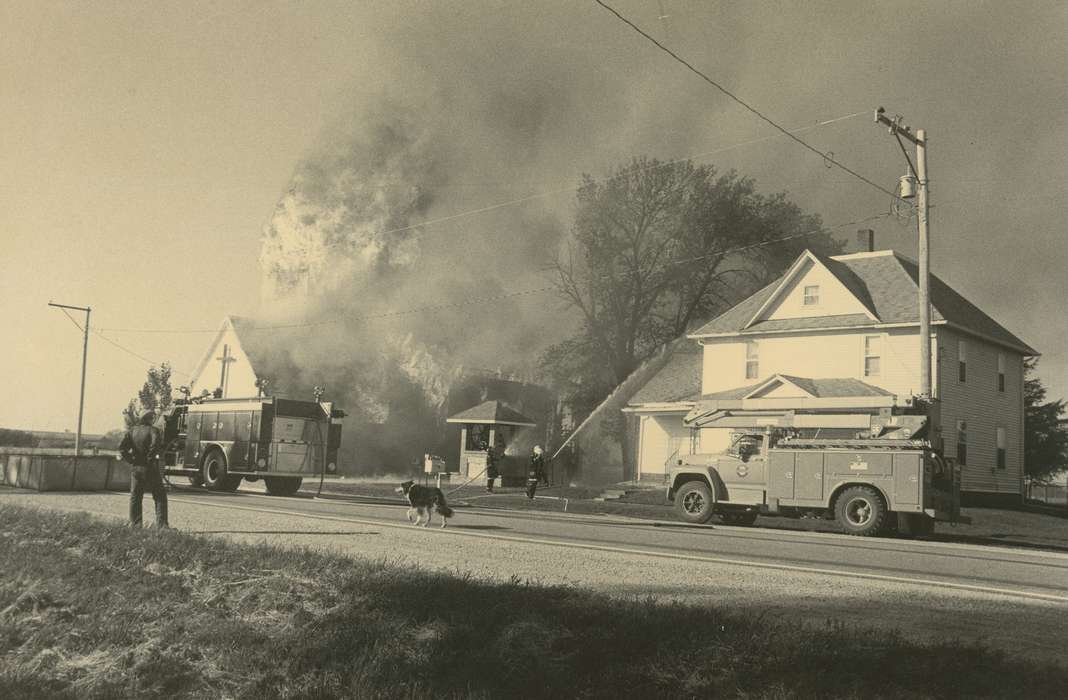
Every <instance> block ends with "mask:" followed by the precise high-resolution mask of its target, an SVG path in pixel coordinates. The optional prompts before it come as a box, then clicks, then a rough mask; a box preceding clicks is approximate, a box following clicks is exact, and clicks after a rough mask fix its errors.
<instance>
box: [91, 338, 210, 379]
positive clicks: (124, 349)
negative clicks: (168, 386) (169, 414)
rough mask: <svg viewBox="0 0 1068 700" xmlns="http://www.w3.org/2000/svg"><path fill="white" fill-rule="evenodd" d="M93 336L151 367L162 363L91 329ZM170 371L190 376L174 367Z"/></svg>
mask: <svg viewBox="0 0 1068 700" xmlns="http://www.w3.org/2000/svg"><path fill="white" fill-rule="evenodd" d="M93 334H95V335H98V336H100V337H101V338H103V339H104V340H106V341H107V342H109V343H111V344H112V345H114V346H115V347H117V348H118V349H119V350H122V351H123V352H124V353H126V354H127V355H132V356H134V357H136V358H137V359H138V360H141V361H142V362H147V363H148V364H150V365H153V366H156V365H161V364H163V363H162V362H155V361H154V360H150V359H148V358H147V357H145V356H144V355H139V354H137V353H136V352H134V351H133V350H131V349H129V348H127V347H124V346H122V345H120V344H118V343H116V342H115V341H114V340H112V339H111V338H109V337H107V336H106V335H104V334H103V333H101V332H100V330H97V329H93ZM171 371H172V372H175V373H177V374H181V375H183V376H186V377H189V376H192V375H190V374H189V373H188V372H183V371H181V370H180V369H175V368H174V367H171Z"/></svg>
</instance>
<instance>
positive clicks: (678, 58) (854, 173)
mask: <svg viewBox="0 0 1068 700" xmlns="http://www.w3.org/2000/svg"><path fill="white" fill-rule="evenodd" d="M593 1H594V2H595V3H597V4H598V5H600V6H601V7H603V8H604V9H605V10H607V11H608V12H610V13H612V14H613V15H615V16H616V17H617V18H618V19H619V20H620V21H621V22H623V23H624V24H626V25H627V26H629V27H630V28H631V29H633V30H634V31H636V32H637V33H638V34H641V35H642V36H643V37H645V38H646V39H648V40H649V41H651V42H652V43H653V44H655V45H656V47H657V48H659V49H660V50H661V51H663V52H664V53H666V54H668V55H669V56H671V57H672V58H673V59H675V60H676V61H678V62H679V63H681V64H682V65H683V66H685V67H686V68H688V69H689V70H690V71H691V72H693V73H694V74H696V75H697V76H698V77H700V78H701V79H702V80H704V81H705V82H706V83H708V84H709V85H711V86H712V87H714V88H716V89H717V90H719V91H720V92H722V93H723V94H724V95H726V96H727V97H729V98H731V99H732V100H734V101H735V102H737V103H738V104H740V105H741V106H742V107H745V108H746V109H747V110H749V111H750V112H752V113H753V114H755V115H756V116H758V117H760V119H762V120H764V121H765V122H767V123H768V124H770V125H771V126H772V127H774V128H775V129H777V130H778V131H780V132H782V133H783V134H785V135H786V136H788V137H789V138H791V139H793V140H794V141H796V142H797V143H799V144H800V145H801V146H803V147H804V148H807V149H808V150H810V151H812V152H813V153H815V154H816V155H818V156H820V157H821V158H823V159H824V160H825V161H826V162H828V163H831V164H832V165H835V166H837V167H838V168H841V169H842V170H844V171H845V172H847V173H849V174H850V175H852V176H853V177H855V178H857V179H858V180H860V181H861V182H864V183H867V184H868V185H871V186H872V187H874V188H875V189H877V190H879V191H880V192H883V193H884V194H888V195H890V196H891V197H894V198H895V199H901V198H900V197H898V195H897V194H896V193H895V192H891V191H890V190H888V189H886V188H885V187H883V186H882V185H879V184H878V183H876V182H873V181H872V180H869V179H868V178H866V177H864V176H863V175H861V174H860V173H858V172H857V171H855V170H853V169H852V168H850V167H848V166H846V165H843V164H842V163H840V162H838V161H837V160H835V159H834V158H833V157H832V155H831V154H829V153H824V152H823V151H821V150H819V149H818V148H816V147H815V146H812V145H810V144H809V143H808V142H807V141H804V140H802V139H800V138H798V137H797V136H795V135H794V134H792V133H790V131H789V130H787V129H785V128H783V127H781V126H779V124H778V123H776V122H775V121H773V120H772V119H771V118H769V117H767V116H765V115H764V113H763V112H761V111H760V110H758V109H757V108H756V107H753V106H752V105H750V104H749V103H748V102H746V101H745V100H743V99H742V98H740V97H738V96H737V95H735V94H734V93H733V92H731V91H730V90H728V89H727V88H725V87H723V86H722V85H720V84H719V83H718V82H716V81H715V80H713V79H712V78H710V77H708V75H706V74H705V73H703V72H702V71H700V70H699V69H697V68H696V67H694V65H693V64H691V63H690V62H689V61H687V60H686V59H684V58H683V57H681V56H679V55H678V54H677V53H675V52H674V51H672V50H671V49H669V48H668V47H666V46H664V45H663V44H662V43H660V42H659V41H657V40H656V38H654V37H653V36H652V35H650V34H648V33H647V32H645V31H644V30H643V29H642V28H641V27H639V26H638V25H636V24H634V22H632V21H630V20H629V19H627V18H626V17H624V16H623V15H622V14H620V12H619V11H618V10H616V9H615V8H614V7H612V6H611V5H609V4H607V3H605V2H604V1H603V0H593Z"/></svg>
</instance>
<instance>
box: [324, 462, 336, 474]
mask: <svg viewBox="0 0 1068 700" xmlns="http://www.w3.org/2000/svg"><path fill="white" fill-rule="evenodd" d="M326 471H328V472H330V473H331V474H333V473H334V472H336V471H337V465H336V464H334V463H333V462H331V463H330V464H328V465H326Z"/></svg>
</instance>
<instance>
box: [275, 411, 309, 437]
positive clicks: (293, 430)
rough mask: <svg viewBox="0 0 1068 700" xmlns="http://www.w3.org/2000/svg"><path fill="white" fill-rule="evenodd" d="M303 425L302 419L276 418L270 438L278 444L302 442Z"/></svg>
mask: <svg viewBox="0 0 1068 700" xmlns="http://www.w3.org/2000/svg"><path fill="white" fill-rule="evenodd" d="M304 423H305V420H304V419H303V418H290V417H288V416H276V417H275V419H274V431H273V435H272V437H273V438H274V439H275V440H276V441H278V442H303V441H304Z"/></svg>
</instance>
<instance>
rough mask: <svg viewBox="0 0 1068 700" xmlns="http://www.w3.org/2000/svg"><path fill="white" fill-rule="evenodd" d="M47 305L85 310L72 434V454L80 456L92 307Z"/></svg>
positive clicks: (49, 303)
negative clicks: (79, 388)
mask: <svg viewBox="0 0 1068 700" xmlns="http://www.w3.org/2000/svg"><path fill="white" fill-rule="evenodd" d="M48 305H49V306H54V307H56V308H57V309H73V310H75V311H84V312H85V327H83V328H82V333H83V337H82V389H81V393H80V394H79V396H78V432H77V433H75V434H74V456H75V457H80V456H81V454H82V415H83V413H84V409H85V361H86V358H87V357H88V356H89V312H90V311H92V309H91V308H89V307H88V306H67V305H66V304H53V303H52V302H48Z"/></svg>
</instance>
